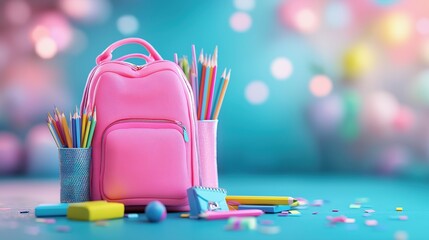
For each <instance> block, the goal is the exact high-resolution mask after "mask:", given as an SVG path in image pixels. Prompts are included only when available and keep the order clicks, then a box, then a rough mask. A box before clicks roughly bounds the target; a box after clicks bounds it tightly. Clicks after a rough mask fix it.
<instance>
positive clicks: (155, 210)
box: [145, 201, 167, 222]
mask: <svg viewBox="0 0 429 240" xmlns="http://www.w3.org/2000/svg"><path fill="white" fill-rule="evenodd" d="M145 214H146V217H147V219H148V220H149V222H161V221H162V220H164V219H165V218H166V217H167V210H166V208H165V206H164V204H162V203H161V202H160V201H152V202H150V203H149V204H148V205H147V206H146V208H145Z"/></svg>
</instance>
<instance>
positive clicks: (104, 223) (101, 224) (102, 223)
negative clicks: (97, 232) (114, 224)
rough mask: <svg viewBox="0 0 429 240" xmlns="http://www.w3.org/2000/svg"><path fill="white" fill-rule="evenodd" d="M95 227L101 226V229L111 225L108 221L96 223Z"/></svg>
mask: <svg viewBox="0 0 429 240" xmlns="http://www.w3.org/2000/svg"><path fill="white" fill-rule="evenodd" d="M95 225H97V226H100V227H105V226H108V225H109V223H108V222H107V221H96V222H95Z"/></svg>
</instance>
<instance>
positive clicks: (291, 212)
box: [289, 210, 301, 215]
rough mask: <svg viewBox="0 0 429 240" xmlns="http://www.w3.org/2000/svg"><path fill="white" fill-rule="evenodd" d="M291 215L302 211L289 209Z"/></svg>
mask: <svg viewBox="0 0 429 240" xmlns="http://www.w3.org/2000/svg"><path fill="white" fill-rule="evenodd" d="M289 214H290V215H301V212H300V211H298V210H289Z"/></svg>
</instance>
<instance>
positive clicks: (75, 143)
mask: <svg viewBox="0 0 429 240" xmlns="http://www.w3.org/2000/svg"><path fill="white" fill-rule="evenodd" d="M70 119H71V126H72V134H71V135H72V140H73V147H74V148H75V147H77V142H76V118H75V116H74V114H73V117H72V116H71V113H70Z"/></svg>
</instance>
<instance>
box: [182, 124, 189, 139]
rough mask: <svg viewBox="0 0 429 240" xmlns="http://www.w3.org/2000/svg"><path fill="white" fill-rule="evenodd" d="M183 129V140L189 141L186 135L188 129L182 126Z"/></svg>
mask: <svg viewBox="0 0 429 240" xmlns="http://www.w3.org/2000/svg"><path fill="white" fill-rule="evenodd" d="M182 129H183V139H184V140H185V142H189V136H188V131H186V127H185V126H182Z"/></svg>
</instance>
